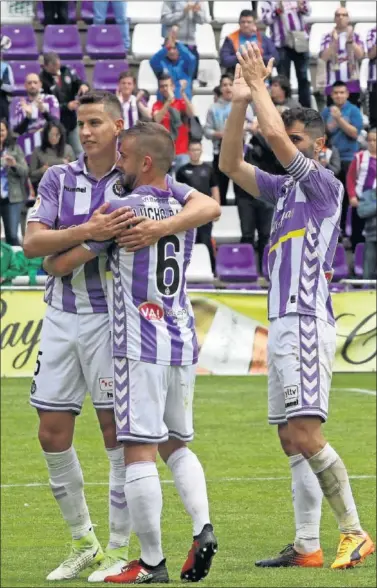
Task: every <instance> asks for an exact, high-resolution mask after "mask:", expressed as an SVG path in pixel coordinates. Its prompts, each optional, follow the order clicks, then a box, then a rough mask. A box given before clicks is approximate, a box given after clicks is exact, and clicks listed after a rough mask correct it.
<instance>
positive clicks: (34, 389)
mask: <svg viewBox="0 0 377 588" xmlns="http://www.w3.org/2000/svg"><path fill="white" fill-rule="evenodd" d="M36 391H37V384H36V383H35V380H33V381H32V383H31V388H30V394H31V396H33V394H35V393H36Z"/></svg>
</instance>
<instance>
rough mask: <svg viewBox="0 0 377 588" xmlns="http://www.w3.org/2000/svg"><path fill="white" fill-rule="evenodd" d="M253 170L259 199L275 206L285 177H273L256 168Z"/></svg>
mask: <svg viewBox="0 0 377 588" xmlns="http://www.w3.org/2000/svg"><path fill="white" fill-rule="evenodd" d="M254 169H255V178H256V182H257V185H258V189H259V192H260V195H261V198H263V200H267V202H270V203H271V204H273V205H275V204H276V202H277V201H278V198H279V196H280V189H281V187H282V186H283V184H284V182H285V181H286V179H287V176H274V175H272V174H268V173H267V172H264V171H262V170H261V169H259V168H258V167H256V168H254Z"/></svg>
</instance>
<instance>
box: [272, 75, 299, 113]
mask: <svg viewBox="0 0 377 588" xmlns="http://www.w3.org/2000/svg"><path fill="white" fill-rule="evenodd" d="M270 94H271V99H272V102H273V103H274V104H275V106H286V107H287V108H296V107H297V106H300V105H299V103H298V102H297V100H295V99H294V98H292V88H291V82H290V81H289V78H287V77H286V76H284V75H278V76H276V77H274V78H272V79H271V85H270Z"/></svg>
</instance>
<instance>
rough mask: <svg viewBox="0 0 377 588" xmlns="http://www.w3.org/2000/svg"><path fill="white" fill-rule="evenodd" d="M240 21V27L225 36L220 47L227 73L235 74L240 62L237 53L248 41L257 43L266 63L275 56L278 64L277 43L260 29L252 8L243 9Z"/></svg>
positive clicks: (221, 57) (222, 63) (223, 65)
mask: <svg viewBox="0 0 377 588" xmlns="http://www.w3.org/2000/svg"><path fill="white" fill-rule="evenodd" d="M238 22H239V25H240V26H239V28H238V29H237V30H236V31H234V33H231V34H230V35H228V36H227V37H225V40H224V43H223V45H222V47H221V49H220V65H221V67H223V68H225V69H226V73H229V74H231V75H234V70H235V68H236V65H237V63H238V61H237V55H236V53H237V51H238V50H239V48H240V46H241V45H244V44H245V43H246V41H249V42H250V43H257V45H258V46H259V49H260V51H261V53H262V55H263V61H264V62H265V64H266V65H267V63H268V62H269V60H270V59H271V57H274V58H275V65H277V63H278V61H279V55H278V52H277V51H276V48H275V45H274V44H273V42H272V41H271V39H270V38H269V37H267V36H266V35H265V34H264V33H261V32H260V31H259V30H258V27H257V24H256V22H255V19H254V14H253V12H252V11H251V10H242V12H241V13H240V18H239V21H238Z"/></svg>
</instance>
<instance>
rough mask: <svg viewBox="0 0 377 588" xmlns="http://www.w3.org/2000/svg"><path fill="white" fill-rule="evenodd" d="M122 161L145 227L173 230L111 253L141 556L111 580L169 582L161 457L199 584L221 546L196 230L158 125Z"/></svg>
mask: <svg viewBox="0 0 377 588" xmlns="http://www.w3.org/2000/svg"><path fill="white" fill-rule="evenodd" d="M120 154H121V160H120V166H121V167H122V169H123V170H124V172H125V174H126V179H127V182H128V186H129V188H130V189H132V193H131V194H130V195H129V196H127V197H126V198H125V199H124V203H125V204H128V205H129V206H131V207H132V209H133V210H134V211H135V214H136V215H137V219H139V218H140V219H141V218H146V217H150V218H152V219H153V218H155V217H156V216H159V217H160V218H166V219H168V222H167V223H166V230H165V231H164V232H162V233H161V234H160V235H159V236H156V237H154V238H153V243H150V246H149V247H144V248H143V249H141V250H138V251H137V252H135V253H134V254H132V253H130V252H128V251H127V250H125V249H124V248H122V247H120V248H119V247H118V246H116V247H115V246H113V247H111V248H110V250H109V251H110V253H109V255H110V257H111V269H112V274H113V287H114V292H113V311H112V313H111V314H112V328H111V330H112V333H113V354H114V366H115V370H114V382H115V415H116V423H117V439H118V441H120V442H122V443H124V449H125V462H126V466H127V467H126V482H125V495H126V499H127V504H128V507H129V510H130V515H131V521H132V528H133V530H134V531H135V533H136V534H137V536H138V538H139V540H140V544H141V558H140V560H139V561H133V562H131V563H130V564H129V565H128V566H126V567H125V568H124V569H123V570H122V572H121V574H119V575H112V576H109V577H107V578H105V581H106V582H115V583H125V584H136V583H142V582H146V583H156V582H160V583H161V582H162V583H165V582H168V573H167V569H166V566H165V559H164V557H163V552H162V546H161V528H160V519H161V511H162V494H161V485H160V481H159V477H158V471H157V467H156V463H155V462H156V456H157V451H158V450H159V452H160V455H161V457H162V458H163V459H164V461H165V462H166V463H167V465H168V466H169V468H170V469H171V471H172V474H173V477H174V481H175V484H176V487H177V490H178V492H179V494H180V496H181V499H182V501H183V504H184V506H185V508H186V511H187V512H188V514H190V516H191V517H192V520H193V534H194V542H193V545H192V548H191V550H190V553H189V556H188V559H187V561H186V562H185V564H184V566H183V568H182V572H181V577H182V579H185V580H188V581H194V582H197V581H199V580H200V579H201V578H203V577H204V576H206V575H207V573H208V571H209V568H210V566H211V562H212V558H213V555H214V554H215V553H216V550H217V541H216V538H215V536H214V534H213V529H212V525H211V524H210V518H209V507H208V498H207V490H206V483H205V478H204V472H203V468H202V466H201V464H200V462H199V461H198V459H197V457H196V455H195V454H194V453H192V452H191V451H190V450H189V449H188V447H187V442H188V441H191V440H192V438H193V422H192V404H193V394H194V382H195V363H196V362H197V355H198V346H197V341H196V334H195V329H194V315H193V311H192V307H191V303H190V300H189V298H188V296H187V293H186V275H185V274H186V269H187V267H188V264H189V262H190V258H191V254H192V249H193V245H194V231H192V230H187V231H185V230H184V231H182V230H181V227H182V223H181V221H180V220H179V215H177V213H179V211H180V210H181V208H182V205H183V204H184V199H183V198H181V197H180V196H176V197H175V198H174V197H173V192H172V190H170V189H168V186H167V184H166V179H165V174H166V172H167V170H168V169H170V166H171V164H172V161H173V158H174V143H173V141H172V139H171V137H170V135H169V133H168V132H167V131H166V130H165V129H164V128H163V127H162V126H161V125H158V124H156V123H141V124H139V125H136V126H135V127H133V128H132V129H129V130H128V131H124V132H123V133H122V136H121V146H120ZM119 205H120V202H119V201H116V202H111V203H110V210H112V209H117V207H118V206H119ZM111 214H112V213H111ZM176 215H177V216H176ZM145 222H149V221H145ZM159 226H160V227H161V226H162V222H161V223H160V225H159ZM104 246H105V247H106V244H104V243H98V242H88V243H86V244H84V246H80V247H75V248H74V249H72V250H71V251H68V252H66V253H63V254H61V255H58V256H55V257H52V258H49V259H47V260H46V261H45V267H46V269H47V270H48V271H49V272H51V273H53V274H55V275H64V274H66V273H68V272H71V271H72V270H73V269H74V268H75V267H77V266H78V265H80V264H82V263H84V262H88V261H90V260H91V259H93V258H94V257H96V255H97V254H98V253H99V252H100V251H101V250H102V249H103V247H104Z"/></svg>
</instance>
